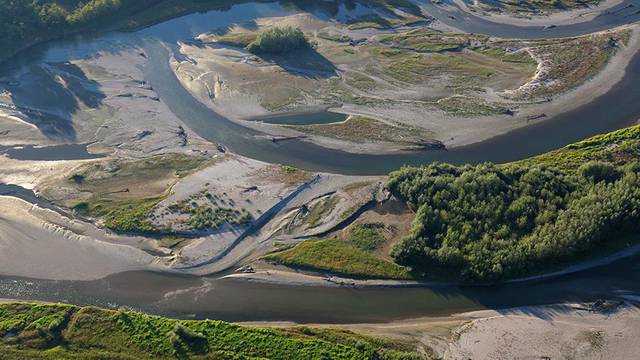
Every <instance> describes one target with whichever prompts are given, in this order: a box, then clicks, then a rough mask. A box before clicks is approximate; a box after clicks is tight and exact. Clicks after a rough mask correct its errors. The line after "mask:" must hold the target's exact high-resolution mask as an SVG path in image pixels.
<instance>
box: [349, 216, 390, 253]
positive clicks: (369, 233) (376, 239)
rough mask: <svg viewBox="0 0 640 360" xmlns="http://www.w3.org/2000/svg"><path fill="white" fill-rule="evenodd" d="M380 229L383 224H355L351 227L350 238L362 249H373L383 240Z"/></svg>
mask: <svg viewBox="0 0 640 360" xmlns="http://www.w3.org/2000/svg"><path fill="white" fill-rule="evenodd" d="M382 230H384V225H383V224H379V223H376V224H360V225H356V226H354V227H353V228H351V231H350V240H351V242H352V243H353V244H354V245H355V246H357V247H358V248H360V249H362V250H364V251H375V250H376V249H377V248H378V247H379V246H380V245H381V244H382V243H384V242H385V238H384V236H382V234H381V231H382Z"/></svg>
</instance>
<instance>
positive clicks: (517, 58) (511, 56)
mask: <svg viewBox="0 0 640 360" xmlns="http://www.w3.org/2000/svg"><path fill="white" fill-rule="evenodd" d="M473 50H474V51H475V52H477V53H480V54H483V55H486V56H491V57H493V58H496V59H500V60H501V61H504V62H510V63H518V64H537V63H538V62H537V61H536V59H534V58H532V57H531V55H530V54H529V53H528V52H526V51H508V50H507V49H504V48H500V47H492V46H482V47H476V48H473Z"/></svg>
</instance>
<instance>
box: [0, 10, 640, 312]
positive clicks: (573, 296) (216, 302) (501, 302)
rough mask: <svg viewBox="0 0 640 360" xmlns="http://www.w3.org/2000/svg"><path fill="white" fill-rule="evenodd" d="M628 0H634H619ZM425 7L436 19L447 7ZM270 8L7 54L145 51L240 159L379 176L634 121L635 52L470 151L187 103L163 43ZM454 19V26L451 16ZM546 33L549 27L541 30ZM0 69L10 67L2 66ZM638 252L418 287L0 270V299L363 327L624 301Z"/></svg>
mask: <svg viewBox="0 0 640 360" xmlns="http://www.w3.org/2000/svg"><path fill="white" fill-rule="evenodd" d="M627 3H635V1H627V2H625V4H627ZM425 6H426V7H427V8H428V9H429V10H431V11H433V15H434V16H436V17H439V18H441V20H442V21H443V22H445V23H451V22H453V20H452V19H450V18H448V17H447V14H448V12H451V11H453V12H454V13H455V12H456V11H460V10H459V9H458V10H456V9H457V8H456V7H455V6H448V7H446V12H442V11H445V10H442V8H440V7H438V8H437V9H436V8H434V6H433V5H432V4H431V3H430V2H429V3H425ZM291 12H292V10H289V9H285V8H283V7H281V6H279V5H276V4H244V5H238V6H234V7H233V8H232V9H231V10H229V11H225V12H221V11H211V12H208V13H205V14H193V15H189V16H186V17H182V18H178V19H174V20H170V21H167V22H164V23H162V24H158V25H156V26H153V27H150V28H148V29H144V30H141V31H138V32H136V33H129V34H121V33H112V34H108V35H105V36H101V37H99V38H97V39H87V40H79V41H73V42H71V41H59V42H54V43H51V44H48V45H43V46H40V47H38V48H36V49H34V50H32V51H30V52H27V53H25V54H23V55H21V56H19V57H18V58H17V60H18V61H20V64H21V65H28V64H30V63H33V62H42V61H67V60H70V59H74V58H80V57H89V56H92V55H93V54H96V53H97V52H99V51H111V50H116V51H117V49H118V48H119V47H121V46H143V47H144V48H145V49H146V50H147V52H148V55H149V64H148V66H147V67H146V69H145V74H146V78H147V79H148V81H149V82H150V83H151V84H152V85H153V87H154V88H155V89H156V91H157V92H158V94H159V96H160V97H161V98H162V100H163V101H164V102H166V103H167V104H168V106H169V107H170V109H171V110H172V111H173V112H174V113H175V114H176V115H177V116H178V117H180V118H181V119H182V120H183V121H184V122H185V123H187V124H188V126H189V127H190V128H191V129H192V130H193V131H195V132H197V133H198V134H199V135H201V136H202V137H204V138H206V139H208V140H211V141H214V142H218V143H222V144H224V145H225V146H227V147H228V148H229V149H231V150H232V151H234V152H236V153H239V154H241V155H244V156H248V157H251V158H255V159H259V160H264V161H269V162H276V163H283V164H288V165H294V166H298V167H301V168H306V169H312V170H323V171H333V172H340V173H348V174H382V173H387V172H388V171H390V170H393V169H397V168H398V167H400V166H401V165H403V164H414V165H415V164H421V163H426V162H431V161H448V162H452V163H466V162H470V163H477V162H482V161H494V162H504V161H510V160H516V159H521V158H524V157H527V156H531V155H535V154H539V153H542V152H545V151H548V150H552V149H555V148H558V147H561V146H563V145H566V144H568V143H570V142H574V141H577V140H580V139H583V138H585V137H588V136H591V135H595V134H598V133H603V132H607V131H611V130H615V129H618V128H621V127H624V126H627V125H630V124H633V123H635V122H636V119H638V117H639V116H640V101H638V100H637V99H638V98H640V82H639V81H638V79H639V78H640V56H638V55H636V56H635V57H634V58H633V60H632V61H631V63H630V65H629V67H628V68H627V76H626V77H625V78H624V80H623V81H621V82H620V83H619V84H617V85H616V86H615V87H614V88H613V89H612V90H611V91H610V92H609V93H607V94H606V95H603V96H602V97H600V98H597V99H595V100H594V101H593V102H591V103H590V104H588V105H585V106H583V107H581V108H579V109H576V110H574V111H572V112H568V113H565V114H563V115H560V116H557V117H556V118H554V119H550V120H548V121H545V122H542V123H538V124H535V125H532V126H529V127H526V128H523V129H520V130H516V131H513V132H510V133H508V134H506V135H502V136H498V137H496V138H493V139H491V140H488V141H484V142H482V143H478V144H475V145H471V146H466V147H461V148H456V149H453V150H451V151H422V152H413V153H405V154H394V155H361V154H351V153H347V152H341V151H337V150H331V149H326V148H323V147H321V146H317V145H313V144H309V143H307V142H302V141H287V142H281V143H278V144H274V143H272V142H271V141H268V140H260V139H258V138H256V136H257V135H260V134H259V133H258V132H256V131H253V130H251V129H247V128H245V127H242V126H240V125H238V124H236V123H233V122H231V121H229V120H227V119H225V118H224V117H222V116H220V115H218V114H216V113H215V112H213V111H212V110H211V109H209V108H208V107H206V106H205V105H203V104H202V103H200V102H199V101H197V100H196V99H195V98H194V97H193V96H191V95H190V94H189V93H188V92H187V91H186V90H185V89H184V88H183V87H182V86H181V85H180V83H179V82H178V80H177V78H176V77H175V75H174V74H173V72H172V71H171V69H170V67H169V50H167V49H172V48H174V47H175V44H176V43H177V41H181V40H189V39H191V38H192V37H193V36H194V35H197V34H199V33H202V32H205V31H210V30H212V28H217V27H223V26H226V25H229V24H233V23H238V22H245V21H249V20H252V19H255V18H258V17H265V16H281V15H284V14H288V13H291ZM620 14H622V13H618V15H615V16H603V17H598V18H596V19H594V20H593V21H590V22H586V23H582V24H576V25H569V26H559V27H557V28H554V29H549V30H544V29H543V28H541V27H526V28H524V27H517V26H516V27H514V26H510V25H500V24H494V23H490V22H487V21H486V20H483V19H480V18H476V17H473V16H470V15H466V14H459V15H458V16H459V17H458V16H455V15H454V17H456V18H457V19H460V18H464V19H465V22H460V23H456V24H453V23H452V24H451V25H454V26H457V27H459V28H461V29H462V30H466V31H472V32H482V33H485V34H489V35H497V36H507V37H527V38H532V37H557V36H573V35H578V34H583V33H587V32H590V31H595V30H600V29H604V28H607V27H612V26H615V25H620V24H623V23H628V22H632V21H636V20H638V19H636V17H635V15H631V16H626V15H625V16H623V15H620ZM456 22H457V21H456ZM551 30H552V31H551ZM4 71H12V70H11V69H8V70H7V69H5V70H4ZM638 258H639V257H634V258H630V259H627V260H623V261H619V262H616V263H615V264H611V265H608V266H606V267H601V268H596V269H592V270H588V271H583V272H580V273H576V274H572V275H566V276H562V277H559V278H555V279H551V280H544V281H539V282H530V283H526V284H524V283H523V284H507V285H502V286H497V287H486V288H485V287H459V286H452V285H436V286H431V287H428V288H368V289H353V288H317V287H294V286H278V285H267V284H257V283H246V282H242V281H229V280H218V279H213V278H206V277H205V278H201V277H186V276H174V275H168V274H156V273H152V272H132V273H121V274H116V275H113V276H110V277H108V278H105V279H102V280H98V281H88V282H82V281H45V280H32V279H21V278H12V277H0V297H9V298H20V299H39V300H49V301H63V302H71V303H77V304H92V305H100V306H111V307H117V306H130V307H133V308H136V309H141V310H145V311H150V312H154V313H158V314H164V315H173V316H180V317H198V318H206V317H208V318H218V319H224V320H233V321H245V320H246V321H249V320H291V321H298V322H326V323H331V322H365V321H366V322H373V321H387V320H392V319H399V318H410V317H418V316H425V315H447V314H451V313H454V312H460V311H466V310H474V309H482V308H485V307H509V306H518V305H531V304H544V303H555V302H565V301H589V300H594V299H596V298H600V297H608V298H611V297H623V296H624V295H625V294H635V293H637V292H638V291H639V290H640V289H639V287H640V272H639V271H638V270H640V262H638Z"/></svg>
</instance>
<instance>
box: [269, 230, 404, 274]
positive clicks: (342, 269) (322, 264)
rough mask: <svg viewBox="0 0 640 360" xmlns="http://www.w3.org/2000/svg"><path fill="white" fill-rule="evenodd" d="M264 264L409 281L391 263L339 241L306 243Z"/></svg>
mask: <svg viewBox="0 0 640 360" xmlns="http://www.w3.org/2000/svg"><path fill="white" fill-rule="evenodd" d="M265 259H266V260H267V261H271V262H274V263H277V264H281V265H285V266H291V267H294V268H305V269H313V270H320V271H328V272H331V273H336V274H343V275H349V276H357V277H363V278H379V279H410V278H411V275H410V274H409V271H408V270H407V269H406V268H404V267H402V266H400V265H397V264H394V263H393V262H391V261H387V260H383V259H380V258H378V257H376V256H375V255H373V254H371V253H370V252H368V251H365V250H362V249H360V248H358V247H357V246H355V245H353V244H350V243H348V242H345V241H342V240H338V239H328V240H307V241H305V242H303V243H300V244H298V245H296V247H294V248H293V249H290V250H287V251H284V252H281V253H276V254H272V255H269V256H267V257H265Z"/></svg>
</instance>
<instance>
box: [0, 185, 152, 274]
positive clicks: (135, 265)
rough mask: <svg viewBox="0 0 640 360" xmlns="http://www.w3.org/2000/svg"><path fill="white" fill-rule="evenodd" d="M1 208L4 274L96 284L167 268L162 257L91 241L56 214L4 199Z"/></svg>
mask: <svg viewBox="0 0 640 360" xmlns="http://www.w3.org/2000/svg"><path fill="white" fill-rule="evenodd" d="M0 208H1V209H2V212H1V213H0V273H1V274H3V275H14V276H24V277H32V278H42V279H53V280H92V279H100V278H102V277H105V276H107V275H110V274H114V273H118V272H122V271H129V270H145V269H146V270H151V269H161V268H162V267H163V266H162V265H161V259H160V258H159V257H156V256H152V255H150V254H148V253H146V252H144V251H142V250H139V249H136V248H134V247H132V246H128V245H122V244H116V243H109V242H106V241H101V240H98V239H96V238H94V237H91V236H87V235H86V234H88V233H90V231H91V230H90V229H86V228H85V229H84V231H81V230H82V229H81V228H80V226H79V224H78V223H75V224H74V220H71V219H67V218H64V217H63V216H61V215H60V214H58V213H56V212H53V211H51V210H45V209H42V208H38V207H36V206H33V205H31V204H29V203H27V202H25V201H22V200H19V199H16V198H12V197H4V196H2V197H0ZM45 219H48V221H47V220H45ZM63 225H67V226H63ZM74 230H75V231H74Z"/></svg>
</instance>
